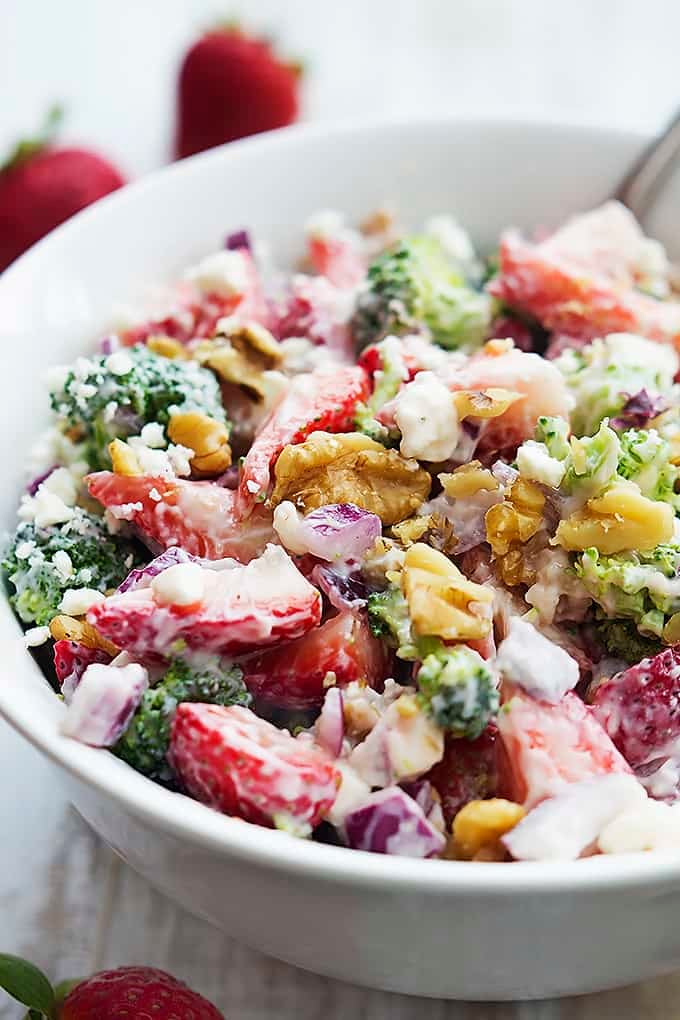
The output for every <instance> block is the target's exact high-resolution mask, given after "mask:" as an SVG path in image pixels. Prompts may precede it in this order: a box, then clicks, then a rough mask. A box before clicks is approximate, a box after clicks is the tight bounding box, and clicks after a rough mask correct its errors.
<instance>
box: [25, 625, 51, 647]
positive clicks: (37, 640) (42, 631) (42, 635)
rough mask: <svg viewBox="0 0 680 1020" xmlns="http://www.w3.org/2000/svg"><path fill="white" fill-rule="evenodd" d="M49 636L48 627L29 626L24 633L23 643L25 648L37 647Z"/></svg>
mask: <svg viewBox="0 0 680 1020" xmlns="http://www.w3.org/2000/svg"><path fill="white" fill-rule="evenodd" d="M49 637H50V628H49V627H31V628H30V630H27V631H26V633H25V634H24V644H25V645H26V647H27V648H39V647H40V645H44V644H45V642H46V641H47V640H48V638H49Z"/></svg>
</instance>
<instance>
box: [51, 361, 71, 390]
mask: <svg viewBox="0 0 680 1020" xmlns="http://www.w3.org/2000/svg"><path fill="white" fill-rule="evenodd" d="M70 374H71V369H70V367H69V366H68V365H52V366H51V368H48V370H47V377H46V382H47V388H48V390H49V391H50V393H59V392H60V391H61V390H63V388H64V386H65V385H66V380H67V379H68V377H69V376H70Z"/></svg>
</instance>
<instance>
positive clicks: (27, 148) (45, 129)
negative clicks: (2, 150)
mask: <svg viewBox="0 0 680 1020" xmlns="http://www.w3.org/2000/svg"><path fill="white" fill-rule="evenodd" d="M63 119H64V110H63V107H61V106H59V105H58V104H55V105H54V106H51V107H50V109H49V110H48V111H47V114H46V115H45V119H44V121H43V123H42V125H41V126H40V129H39V130H38V131H37V132H36V134H35V135H34V136H33V137H32V138H22V139H20V140H19V141H18V142H17V143H16V145H15V146H14V148H13V149H12V150H11V152H10V153H9V156H8V157H7V159H6V160H5V162H4V163H0V173H2V171H3V170H9V169H10V168H11V167H14V166H17V164H19V163H23V162H24V161H25V160H27V159H30V157H31V156H34V155H35V154H36V152H40V150H41V149H44V148H45V146H46V145H49V144H50V143H51V142H52V141H54V137H55V135H56V133H57V131H58V130H59V127H60V126H61V123H62V121H63Z"/></svg>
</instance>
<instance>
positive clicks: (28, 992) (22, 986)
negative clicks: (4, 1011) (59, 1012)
mask: <svg viewBox="0 0 680 1020" xmlns="http://www.w3.org/2000/svg"><path fill="white" fill-rule="evenodd" d="M0 988H4V989H5V991H6V992H7V993H8V995H11V996H12V998H13V999H16V1000H17V1001H18V1002H21V1003H22V1004H23V1005H24V1006H30V1008H31V1011H34V1010H35V1011H36V1013H37V1016H38V1017H39V1018H41V1017H43V1016H47V1017H49V1018H52V1017H54V992H53V991H52V985H51V984H50V983H49V981H48V980H47V978H46V977H45V975H44V974H43V972H42V971H41V970H38V968H37V967H35V966H34V965H33V964H32V963H29V962H28V961H27V960H22V959H21V957H19V956H11V955H10V954H9V953H0ZM30 1015H31V1014H30V1013H29V1016H30ZM31 1020H33V1017H31Z"/></svg>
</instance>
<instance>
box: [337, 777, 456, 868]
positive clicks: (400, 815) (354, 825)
mask: <svg viewBox="0 0 680 1020" xmlns="http://www.w3.org/2000/svg"><path fill="white" fill-rule="evenodd" d="M345 832H346V834H347V841H348V843H349V845H350V846H351V847H352V848H353V849H355V850H368V851H369V852H370V853H376V854H394V855H397V856H400V857H434V856H435V855H436V854H440V853H441V852H442V850H443V849H444V847H445V845H446V840H445V839H444V836H443V835H442V834H441V832H438V831H437V829H435V827H434V826H433V825H431V824H430V822H429V821H428V820H427V818H426V817H425V815H424V813H423V810H422V808H421V807H420V806H419V805H418V804H417V803H416V801H415V800H414V799H413V798H412V797H409V795H408V794H407V793H405V792H404V791H403V790H402V789H400V788H399V787H398V786H389V787H387V788H386V789H384V790H378V792H377V793H373V794H371V796H370V797H369V798H368V799H367V800H366V801H365V802H364V803H363V804H362V805H361V806H360V807H358V808H356V809H355V810H354V811H351V812H350V813H349V814H348V815H347V817H346V818H345Z"/></svg>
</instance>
